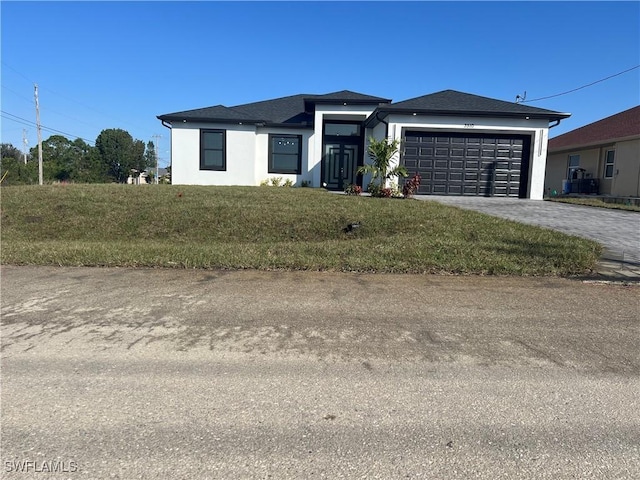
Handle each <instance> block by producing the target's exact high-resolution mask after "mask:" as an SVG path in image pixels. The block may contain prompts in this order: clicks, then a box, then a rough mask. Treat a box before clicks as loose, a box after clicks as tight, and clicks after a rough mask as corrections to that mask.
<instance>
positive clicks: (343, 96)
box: [305, 90, 391, 105]
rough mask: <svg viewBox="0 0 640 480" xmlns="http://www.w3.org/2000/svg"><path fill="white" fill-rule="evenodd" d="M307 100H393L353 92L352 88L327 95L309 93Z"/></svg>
mask: <svg viewBox="0 0 640 480" xmlns="http://www.w3.org/2000/svg"><path fill="white" fill-rule="evenodd" d="M305 100H307V101H309V102H312V103H327V102H332V103H333V102H345V101H346V102H349V101H350V102H355V103H362V104H367V105H377V104H380V103H391V100H390V99H388V98H382V97H374V96H373V95H364V94H362V93H358V92H352V91H350V90H341V91H339V92H333V93H327V94H325V95H308V96H307V97H306V99H305Z"/></svg>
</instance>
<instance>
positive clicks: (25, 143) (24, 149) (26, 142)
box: [22, 128, 29, 165]
mask: <svg viewBox="0 0 640 480" xmlns="http://www.w3.org/2000/svg"><path fill="white" fill-rule="evenodd" d="M28 145H29V140H27V129H26V128H23V129H22V154H23V155H24V164H25V165H26V164H27V146H28Z"/></svg>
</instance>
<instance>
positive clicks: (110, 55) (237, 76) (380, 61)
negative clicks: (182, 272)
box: [0, 0, 640, 165]
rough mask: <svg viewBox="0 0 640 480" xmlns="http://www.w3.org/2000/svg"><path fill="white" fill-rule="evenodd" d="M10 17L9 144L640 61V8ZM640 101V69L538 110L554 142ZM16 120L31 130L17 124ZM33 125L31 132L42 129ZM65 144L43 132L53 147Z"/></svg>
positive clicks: (542, 92)
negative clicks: (202, 111)
mask: <svg viewBox="0 0 640 480" xmlns="http://www.w3.org/2000/svg"><path fill="white" fill-rule="evenodd" d="M0 8H1V27H2V30H1V31H2V33H1V35H2V45H1V49H2V50H1V54H2V55H1V62H2V64H1V68H2V70H1V76H2V96H1V102H2V111H3V115H2V118H1V120H2V142H5V143H12V144H14V145H15V146H16V147H18V148H22V131H23V129H26V130H27V131H28V135H27V138H28V141H29V146H30V147H33V146H35V145H36V144H37V132H36V128H35V126H33V123H34V122H35V106H34V99H33V84H34V83H37V84H38V86H39V96H40V117H41V118H40V120H41V123H42V125H43V126H45V127H48V128H52V129H56V130H59V131H62V132H65V133H67V134H68V135H66V136H67V137H68V138H71V139H74V138H76V137H81V138H84V139H87V140H90V141H92V142H93V141H94V140H95V138H96V137H97V136H98V134H99V133H100V131H102V130H103V129H106V128H122V129H125V130H127V131H128V132H129V133H131V135H132V136H133V137H134V138H136V139H140V140H143V141H145V142H147V141H149V140H152V136H153V135H156V134H160V135H162V138H161V139H160V142H159V146H160V157H161V164H162V165H164V164H166V163H167V162H168V161H169V152H168V151H169V133H170V132H169V131H168V130H167V129H166V128H164V127H163V126H162V125H161V124H160V121H159V120H157V119H156V115H160V114H164V113H170V112H175V111H181V110H187V109H192V108H200V107H206V106H211V105H217V104H223V105H227V106H232V105H238V104H242V103H248V102H254V101H260V100H266V99H270V98H276V97H281V96H286V95H294V94H298V93H316V94H321V93H329V92H333V91H338V90H345V89H346V90H354V91H357V92H361V93H366V94H370V95H378V96H381V97H386V98H392V99H393V100H394V101H400V100H406V99H409V98H413V97H417V96H420V95H425V94H428V93H434V92H437V91H441V90H445V89H454V90H460V91H463V92H468V93H473V94H477V95H483V96H487V97H492V98H497V99H502V100H507V101H514V100H515V97H516V95H518V94H520V95H522V94H523V93H524V92H525V91H526V92H527V97H526V98H527V100H530V99H536V98H539V97H545V96H549V95H554V94H557V93H562V92H565V91H568V90H572V89H574V88H577V87H580V86H583V85H586V84H588V83H591V82H595V81H597V80H600V79H603V78H605V77H608V76H610V75H614V74H616V73H618V72H622V71H624V70H628V69H631V68H633V67H635V66H637V65H639V64H640V32H639V30H640V27H639V26H640V3H639V2H562V3H560V2H406V3H401V2H382V1H380V2H366V1H361V2H13V1H5V0H3V1H2V2H1V4H0ZM639 103H640V69H639V68H636V69H633V70H631V71H629V72H627V73H625V74H622V75H619V76H616V77H614V78H612V79H609V80H607V81H604V82H600V83H597V84H595V85H593V86H591V87H588V88H584V89H581V90H579V91H576V92H574V93H570V94H567V95H562V96H558V97H554V98H550V99H548V100H543V101H537V102H528V105H532V106H536V107H541V108H548V109H551V110H557V111H562V112H570V113H571V114H572V117H571V118H569V119H567V120H565V121H563V122H562V123H561V124H560V126H558V127H556V128H554V129H553V130H552V131H551V134H552V136H555V135H559V134H561V133H563V132H566V131H569V130H572V129H574V128H577V127H579V126H582V125H585V124H588V123H591V122H593V121H596V120H599V119H600V118H603V117H606V116H609V115H612V114H615V113H618V112H620V111H623V110H626V109H628V108H631V107H633V106H635V105H638V104H639ZM16 117H20V118H22V119H25V120H27V122H24V121H22V123H20V122H21V121H15V120H16ZM29 122H31V124H30V125H24V123H29ZM52 134H54V132H51V131H43V138H45V139H46V138H47V137H49V136H50V135H52Z"/></svg>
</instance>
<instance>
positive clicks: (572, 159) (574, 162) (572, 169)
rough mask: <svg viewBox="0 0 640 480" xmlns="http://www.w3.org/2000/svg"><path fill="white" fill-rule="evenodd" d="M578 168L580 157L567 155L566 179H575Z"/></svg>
mask: <svg viewBox="0 0 640 480" xmlns="http://www.w3.org/2000/svg"><path fill="white" fill-rule="evenodd" d="M578 168H580V155H569V174H568V175H567V178H568V179H572V178H574V176H575V177H576V178H577V172H576V170H578Z"/></svg>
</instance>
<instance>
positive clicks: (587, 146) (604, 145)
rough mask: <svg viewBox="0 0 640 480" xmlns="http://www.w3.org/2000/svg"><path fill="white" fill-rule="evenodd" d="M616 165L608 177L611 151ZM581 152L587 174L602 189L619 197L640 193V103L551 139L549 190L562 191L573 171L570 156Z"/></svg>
mask: <svg viewBox="0 0 640 480" xmlns="http://www.w3.org/2000/svg"><path fill="white" fill-rule="evenodd" d="M609 151H613V152H614V154H613V156H614V161H613V166H612V167H610V168H609V170H610V173H611V176H610V177H607V175H606V173H607V152H609ZM572 155H579V156H580V163H579V165H578V166H579V168H583V169H584V170H585V171H584V178H587V179H589V178H591V179H597V180H598V182H599V186H600V188H599V193H600V194H601V195H611V196H615V197H640V106H638V107H634V108H631V109H629V110H625V111H624V112H621V113H618V114H616V115H612V116H610V117H607V118H605V119H603V120H599V121H597V122H594V123H591V124H589V125H586V126H584V127H580V128H577V129H575V130H572V131H570V132H567V133H565V134H563V135H560V136H558V137H555V138H552V139H551V140H550V141H549V150H548V155H547V166H546V173H545V194H546V195H552V194H553V192H554V191H555V192H557V193H561V192H562V182H563V180H565V179H567V176H568V175H569V158H570V157H571V156H572Z"/></svg>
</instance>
